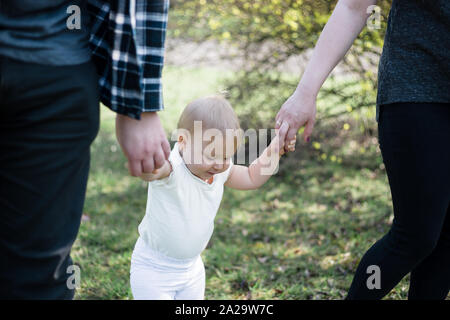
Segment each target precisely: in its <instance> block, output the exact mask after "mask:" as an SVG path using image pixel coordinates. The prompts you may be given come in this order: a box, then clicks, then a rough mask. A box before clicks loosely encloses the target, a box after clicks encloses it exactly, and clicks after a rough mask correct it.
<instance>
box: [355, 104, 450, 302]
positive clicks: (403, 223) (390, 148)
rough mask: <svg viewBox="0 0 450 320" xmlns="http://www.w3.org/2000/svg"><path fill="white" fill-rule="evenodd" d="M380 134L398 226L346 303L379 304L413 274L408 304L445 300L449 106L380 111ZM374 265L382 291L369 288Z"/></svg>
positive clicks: (449, 264) (362, 270) (449, 237)
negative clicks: (377, 271)
mask: <svg viewBox="0 0 450 320" xmlns="http://www.w3.org/2000/svg"><path fill="white" fill-rule="evenodd" d="M378 131H379V142H380V148H381V153H382V156H383V161H384V164H385V166H386V172H387V175H388V179H389V185H390V187H391V194H392V201H393V206H394V221H393V223H392V227H391V229H390V230H389V232H388V233H387V234H386V235H385V236H384V237H383V238H382V239H380V240H378V241H377V242H376V243H375V244H374V245H373V246H372V247H371V248H370V249H369V250H368V251H367V252H366V254H365V255H364V257H363V258H362V260H361V262H360V264H359V266H358V268H357V270H356V274H355V277H354V279H353V282H352V284H351V287H350V290H349V292H348V296H347V299H381V298H382V297H383V296H385V295H386V294H387V293H389V291H391V290H392V288H394V287H395V285H397V283H399V281H400V280H401V279H402V278H403V277H404V276H405V275H406V274H408V273H409V272H411V278H410V287H409V294H408V298H409V299H445V298H446V297H447V294H448V292H449V289H450V104H448V103H395V104H389V105H384V106H381V108H380V118H379V123H378ZM371 265H375V266H377V267H379V271H380V272H379V275H380V287H379V289H378V288H373V286H371V285H369V286H368V285H367V282H369V283H370V284H374V283H375V282H374V281H373V280H374V276H376V275H375V272H374V271H372V270H371V268H369V266H371ZM368 268H369V270H368ZM368 280H369V281H368ZM369 287H371V288H372V289H369Z"/></svg>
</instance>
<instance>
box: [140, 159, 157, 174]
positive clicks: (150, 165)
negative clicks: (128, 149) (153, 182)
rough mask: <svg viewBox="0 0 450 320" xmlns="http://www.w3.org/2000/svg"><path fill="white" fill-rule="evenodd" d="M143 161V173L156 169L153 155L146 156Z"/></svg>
mask: <svg viewBox="0 0 450 320" xmlns="http://www.w3.org/2000/svg"><path fill="white" fill-rule="evenodd" d="M141 163H142V172H143V173H151V172H152V171H153V170H154V169H155V161H154V159H153V156H149V157H145V158H144V159H143V160H142V161H141Z"/></svg>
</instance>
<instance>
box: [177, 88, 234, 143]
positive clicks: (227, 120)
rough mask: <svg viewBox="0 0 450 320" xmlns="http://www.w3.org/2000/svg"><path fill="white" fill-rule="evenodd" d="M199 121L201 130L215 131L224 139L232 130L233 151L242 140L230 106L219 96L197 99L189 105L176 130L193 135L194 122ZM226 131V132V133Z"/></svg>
mask: <svg viewBox="0 0 450 320" xmlns="http://www.w3.org/2000/svg"><path fill="white" fill-rule="evenodd" d="M195 121H201V125H202V130H208V129H217V130H220V131H221V132H222V133H223V135H224V137H225V136H226V134H229V133H230V132H229V130H232V132H233V134H234V135H235V151H236V150H237V149H238V147H239V145H240V144H241V140H242V133H241V131H242V130H241V128H240V125H239V119H238V117H237V115H236V113H235V112H234V110H233V107H232V106H231V104H230V103H229V102H228V100H226V99H225V98H224V97H222V96H220V95H215V96H208V97H204V98H199V99H196V100H194V101H192V102H191V103H189V104H188V105H187V106H186V108H185V109H184V110H183V112H182V114H181V116H180V119H179V120H178V125H177V128H178V130H179V131H180V129H184V130H187V131H189V132H190V134H191V135H192V134H194V122H195ZM227 131H228V132H227Z"/></svg>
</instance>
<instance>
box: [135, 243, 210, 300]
mask: <svg viewBox="0 0 450 320" xmlns="http://www.w3.org/2000/svg"><path fill="white" fill-rule="evenodd" d="M130 285H131V292H132V293H133V297H134V299H136V300H203V299H204V295H205V267H204V265H203V261H202V258H201V257H200V256H198V257H196V258H194V259H187V260H178V259H174V258H170V257H166V256H164V255H162V254H160V253H159V252H156V251H154V250H152V249H150V248H149V247H147V246H146V245H145V242H144V241H143V240H142V239H141V238H139V239H138V241H137V242H136V245H135V247H134V251H133V254H132V256H131V268H130Z"/></svg>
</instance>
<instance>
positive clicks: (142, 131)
mask: <svg viewBox="0 0 450 320" xmlns="http://www.w3.org/2000/svg"><path fill="white" fill-rule="evenodd" d="M116 136H117V140H118V141H119V144H120V146H121V148H122V151H123V153H124V154H125V156H126V157H127V158H128V169H129V171H130V174H131V175H132V176H135V177H140V176H141V175H142V173H150V172H152V171H153V170H154V169H157V168H161V167H162V166H163V165H164V162H165V160H166V159H168V157H169V154H170V145H169V141H168V140H167V137H166V134H165V132H164V130H163V128H162V126H161V122H160V121H159V117H158V114H157V113H156V112H143V113H142V115H141V120H135V119H132V118H130V117H127V116H124V115H120V114H118V115H117V118H116Z"/></svg>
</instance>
